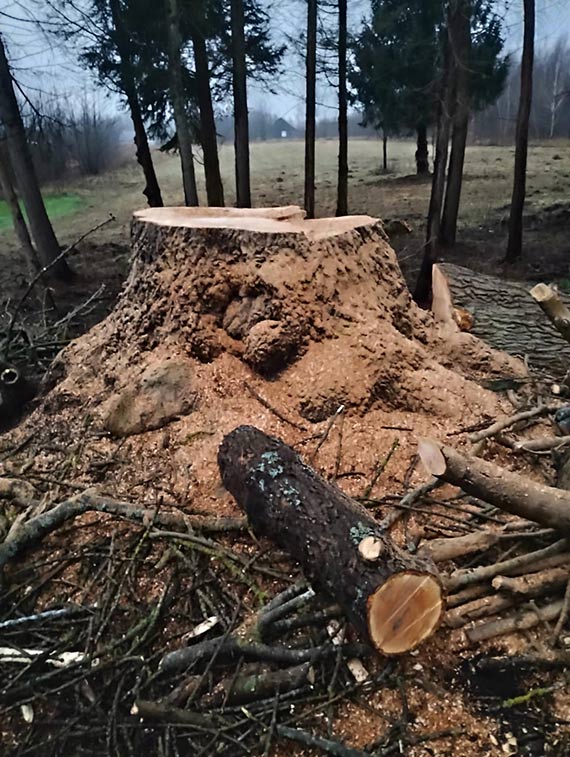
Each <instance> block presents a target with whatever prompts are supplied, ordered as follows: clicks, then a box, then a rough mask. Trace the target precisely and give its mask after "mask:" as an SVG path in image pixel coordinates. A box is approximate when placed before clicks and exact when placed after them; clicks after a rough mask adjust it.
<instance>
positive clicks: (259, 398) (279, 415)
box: [243, 381, 307, 431]
mask: <svg viewBox="0 0 570 757" xmlns="http://www.w3.org/2000/svg"><path fill="white" fill-rule="evenodd" d="M243 385H244V387H245V388H246V389H247V391H248V392H249V393H250V394H251V396H252V397H253V398H254V399H256V400H257V401H258V402H259V404H260V405H263V407H265V408H266V409H267V410H269V412H271V413H273V415H275V417H277V418H279V420H280V421H283V423H287V424H289V426H292V427H293V428H296V429H297V430H298V431H307V429H306V428H305V426H301V424H300V423H297V422H296V421H292V420H291V419H290V418H287V416H285V415H283V413H282V412H281V411H280V410H277V408H275V407H273V405H271V404H270V403H269V402H268V401H267V400H266V399H265V398H264V397H262V396H261V394H259V393H258V392H256V390H255V389H254V388H253V387H252V386H250V384H248V383H247V381H244V382H243Z"/></svg>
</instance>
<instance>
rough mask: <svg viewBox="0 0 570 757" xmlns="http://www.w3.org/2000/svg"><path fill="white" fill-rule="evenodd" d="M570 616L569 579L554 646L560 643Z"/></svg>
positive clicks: (553, 641) (555, 632)
mask: <svg viewBox="0 0 570 757" xmlns="http://www.w3.org/2000/svg"><path fill="white" fill-rule="evenodd" d="M569 615H570V578H569V579H568V583H567V584H566V591H565V592H564V599H563V601H562V607H561V609H560V615H559V617H558V620H557V621H556V625H555V626H554V631H553V632H552V638H551V641H552V643H553V644H556V642H557V641H558V637H559V636H560V632H561V631H562V629H563V628H564V625H565V623H566V621H567V620H568V616H569Z"/></svg>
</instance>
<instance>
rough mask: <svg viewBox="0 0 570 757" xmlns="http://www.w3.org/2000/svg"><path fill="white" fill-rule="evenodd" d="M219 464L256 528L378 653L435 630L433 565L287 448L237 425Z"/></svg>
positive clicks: (396, 650) (438, 603)
mask: <svg viewBox="0 0 570 757" xmlns="http://www.w3.org/2000/svg"><path fill="white" fill-rule="evenodd" d="M218 463H219V466H220V471H221V475H222V480H223V482H224V485H225V487H226V488H227V489H228V491H230V492H231V493H232V494H233V496H234V497H235V499H236V501H237V503H238V505H239V506H240V507H241V508H242V509H243V510H245V512H246V513H247V516H248V518H249V521H250V523H251V525H252V526H253V528H254V529H255V530H256V531H257V532H258V533H259V534H261V535H264V536H268V537H269V538H270V539H272V540H273V541H275V542H276V543H277V544H278V545H279V546H281V547H282V548H284V549H285V550H287V552H289V554H290V555H291V557H292V558H293V559H295V560H297V561H298V562H299V563H300V564H301V566H302V568H303V571H304V572H305V574H306V576H307V577H308V578H309V579H310V580H311V581H312V583H313V584H314V585H315V587H316V588H320V589H322V590H323V591H325V592H326V593H328V594H329V595H330V596H331V597H333V598H334V599H335V600H336V601H337V602H338V603H339V604H340V606H341V607H342V608H343V610H344V611H345V612H346V614H347V616H348V617H349V618H350V620H351V621H352V622H353V623H354V625H355V626H356V627H357V628H358V629H359V630H360V631H361V632H364V633H365V634H366V635H367V636H368V637H369V639H370V641H371V642H372V643H373V644H374V646H375V647H376V648H377V649H378V650H379V651H380V652H383V653H384V654H402V653H404V652H407V651H409V650H410V649H413V648H414V647H416V646H417V645H418V644H420V642H422V641H423V640H424V639H426V638H427V637H428V636H430V635H431V634H432V633H433V632H434V630H435V629H436V628H437V626H438V624H439V622H440V619H441V615H442V611H443V608H444V600H443V596H442V586H441V583H440V580H439V577H438V575H437V571H436V568H435V566H434V565H433V564H432V563H431V562H430V561H429V560H425V559H418V558H415V557H412V556H410V555H408V554H405V553H403V552H402V551H401V550H399V549H398V548H397V547H396V546H395V545H394V544H393V543H392V542H391V540H390V539H389V537H388V536H387V535H386V534H385V533H383V532H382V530H381V529H380V526H379V524H378V523H377V521H375V520H374V519H373V518H372V517H371V516H370V515H369V513H368V512H367V511H366V510H365V509H364V508H363V507H361V506H360V505H359V504H357V503H356V502H354V501H353V500H351V499H350V498H349V497H348V496H347V495H346V494H344V493H343V492H342V491H341V490H340V489H338V488H337V487H336V486H333V485H332V484H330V483H328V482H326V481H325V480H324V479H322V478H321V477H320V476H319V475H318V474H317V473H315V471H313V470H312V469H311V468H309V467H308V466H306V465H304V464H303V463H302V461H301V460H300V458H299V457H298V455H297V454H296V453H295V452H294V451H293V450H292V449H291V448H290V447H288V446H286V445H285V444H283V443H282V442H281V441H279V440H278V439H274V438H272V437H270V436H267V435H266V434H264V433H263V432H261V431H259V430H258V429H256V428H253V427H251V426H240V427H239V428H237V429H235V430H234V431H232V432H231V433H230V434H228V435H227V436H226V437H225V438H224V440H223V442H222V444H221V447H220V450H219V453H218Z"/></svg>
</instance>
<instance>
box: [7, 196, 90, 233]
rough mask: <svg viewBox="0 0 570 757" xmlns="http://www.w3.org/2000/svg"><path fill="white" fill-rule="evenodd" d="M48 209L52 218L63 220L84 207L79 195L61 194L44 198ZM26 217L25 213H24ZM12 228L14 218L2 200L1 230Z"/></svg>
mask: <svg viewBox="0 0 570 757" xmlns="http://www.w3.org/2000/svg"><path fill="white" fill-rule="evenodd" d="M44 202H45V205H46V209H47V212H48V215H49V217H50V218H52V219H53V218H61V216H68V215H71V214H72V213H76V212H77V211H78V210H79V208H80V207H81V206H82V205H83V200H82V199H81V197H79V195H75V194H61V195H52V196H51V197H49V196H48V197H44ZM24 215H25V213H24ZM11 226H12V217H11V216H10V211H9V209H8V205H7V204H6V202H5V201H4V200H0V230H1V229H7V228H9V227H11Z"/></svg>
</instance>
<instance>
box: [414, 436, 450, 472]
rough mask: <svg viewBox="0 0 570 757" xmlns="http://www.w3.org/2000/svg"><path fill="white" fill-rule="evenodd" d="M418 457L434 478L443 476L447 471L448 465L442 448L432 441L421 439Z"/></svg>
mask: <svg viewBox="0 0 570 757" xmlns="http://www.w3.org/2000/svg"><path fill="white" fill-rule="evenodd" d="M418 455H419V456H420V460H421V461H422V463H423V465H424V468H425V469H426V470H427V472H428V473H431V475H432V476H443V474H444V473H445V471H446V469H447V463H446V461H445V457H444V456H443V452H442V451H441V447H440V445H439V444H438V443H437V442H434V441H433V440H432V439H420V440H419V441H418Z"/></svg>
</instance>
